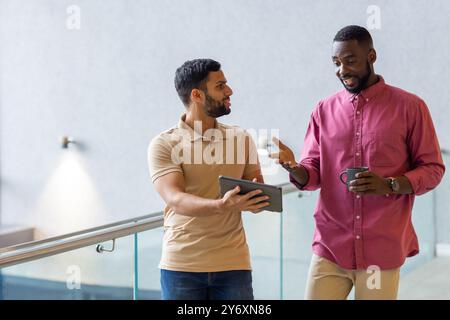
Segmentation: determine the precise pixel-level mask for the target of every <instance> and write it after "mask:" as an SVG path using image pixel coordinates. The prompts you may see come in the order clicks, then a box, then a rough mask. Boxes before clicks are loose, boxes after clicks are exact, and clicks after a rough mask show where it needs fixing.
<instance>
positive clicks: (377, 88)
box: [345, 75, 386, 101]
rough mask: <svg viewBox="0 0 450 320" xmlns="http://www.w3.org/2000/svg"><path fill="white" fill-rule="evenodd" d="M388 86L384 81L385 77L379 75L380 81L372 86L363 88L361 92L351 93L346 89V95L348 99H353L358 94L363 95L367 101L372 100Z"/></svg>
mask: <svg viewBox="0 0 450 320" xmlns="http://www.w3.org/2000/svg"><path fill="white" fill-rule="evenodd" d="M385 87H386V83H385V82H384V79H383V77H382V76H380V75H378V81H377V82H376V83H374V84H373V85H371V86H370V87H368V88H366V89H364V90H361V92H359V93H351V92H348V91H347V90H345V92H346V96H347V98H348V100H350V101H353V100H355V99H356V97H357V96H359V95H360V96H362V98H363V99H365V100H366V101H369V100H371V99H372V98H373V97H375V96H376V95H377V94H379V93H380V92H381V91H383V89H384V88H385Z"/></svg>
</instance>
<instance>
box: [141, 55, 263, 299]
mask: <svg viewBox="0 0 450 320" xmlns="http://www.w3.org/2000/svg"><path fill="white" fill-rule="evenodd" d="M175 88H176V90H177V92H178V95H179V97H180V99H181V101H182V102H183V104H184V105H185V107H186V113H185V114H183V115H182V116H181V118H180V119H179V122H178V125H177V126H175V127H173V128H171V129H169V130H167V131H164V132H162V133H161V134H159V135H158V136H157V137H155V138H154V139H153V140H152V141H151V143H150V146H149V150H148V162H149V169H150V175H151V178H152V182H153V184H154V185H155V188H156V190H157V191H158V193H159V194H160V195H161V197H162V198H163V199H164V201H165V203H166V207H165V210H164V239H163V247H162V257H161V262H160V265H159V267H160V269H161V289H162V299H170V300H172V299H200V300H207V299H213V300H219V299H220V300H222V299H233V300H236V299H248V300H250V299H253V289H252V275H251V264H250V254H249V249H248V246H247V241H246V238H245V232H244V228H243V225H242V218H241V211H251V212H254V213H257V212H260V211H261V210H262V209H263V208H264V207H265V206H267V205H268V202H267V200H268V198H267V197H265V196H257V194H258V193H260V192H261V191H260V190H256V191H253V192H249V193H247V194H245V195H240V194H238V193H239V187H236V188H235V189H234V190H231V191H229V192H227V193H226V194H225V195H224V197H223V198H221V197H220V194H219V183H218V178H219V176H220V175H223V176H230V177H234V178H242V179H247V180H253V181H258V182H264V181H263V177H262V175H261V169H260V165H259V162H258V157H257V153H256V147H255V144H254V143H253V141H252V139H251V137H250V135H249V134H248V133H246V132H245V131H244V130H243V129H240V128H239V127H235V126H228V125H224V124H221V123H219V122H217V120H216V118H218V117H221V116H223V115H227V114H229V113H230V112H231V108H230V106H231V103H230V96H231V95H232V94H233V92H232V90H231V88H230V87H229V86H228V85H227V80H226V79H225V76H224V74H223V72H222V71H221V70H220V63H218V62H217V61H214V60H210V59H196V60H192V61H186V62H185V63H184V64H183V65H182V66H181V67H180V68H178V69H177V71H176V74H175Z"/></svg>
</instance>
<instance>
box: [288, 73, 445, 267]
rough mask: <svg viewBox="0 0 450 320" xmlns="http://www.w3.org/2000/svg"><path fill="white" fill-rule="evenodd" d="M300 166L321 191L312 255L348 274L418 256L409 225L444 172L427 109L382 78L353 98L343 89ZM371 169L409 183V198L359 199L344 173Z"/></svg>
mask: <svg viewBox="0 0 450 320" xmlns="http://www.w3.org/2000/svg"><path fill="white" fill-rule="evenodd" d="M300 164H301V165H302V166H304V167H305V168H306V170H307V171H308V174H309V181H308V183H307V184H306V185H305V186H303V187H302V186H300V185H299V184H298V183H296V181H295V180H294V179H293V178H292V177H291V182H293V183H294V184H295V185H296V186H297V187H298V188H300V189H302V190H316V189H318V188H320V196H319V201H318V203H317V206H316V209H315V212H314V218H315V222H316V224H315V225H316V226H315V231H314V239H313V245H312V247H313V251H314V253H315V254H317V255H319V256H321V257H324V258H326V259H329V260H331V261H333V262H335V263H337V264H338V265H339V266H341V267H342V268H345V269H363V268H364V269H366V268H368V267H369V266H371V265H376V266H378V267H380V268H381V269H382V270H384V269H392V268H397V267H399V266H401V265H402V264H403V263H404V261H405V258H406V257H410V256H413V255H416V254H417V253H418V252H419V245H418V241H417V236H416V233H415V231H414V228H413V225H412V222H411V211H412V207H413V203H414V196H415V195H420V194H424V193H426V192H427V191H430V190H432V189H433V188H435V187H436V186H437V185H438V184H439V182H440V180H441V179H442V176H443V174H444V171H445V167H444V163H443V161H442V156H441V152H440V148H439V143H438V140H437V137H436V132H435V130H434V126H433V122H432V120H431V116H430V113H429V111H428V108H427V106H426V104H425V102H424V101H423V100H421V99H420V98H419V97H417V96H415V95H413V94H411V93H408V92H406V91H403V90H401V89H398V88H395V87H392V86H389V85H386V84H385V82H384V80H383V78H382V77H380V80H379V81H378V82H377V83H376V84H374V85H372V86H370V87H369V88H367V89H365V90H363V91H362V92H361V93H359V94H357V95H355V94H351V93H349V92H348V91H346V90H342V91H340V92H338V93H336V94H335V95H333V96H331V97H329V98H327V99H324V100H322V101H320V102H319V104H318V105H317V106H316V107H315V109H314V111H313V112H312V115H311V119H310V122H309V126H308V130H307V132H306V137H305V144H304V147H303V150H302V154H301V160H300ZM359 166H366V167H369V170H370V171H373V172H375V173H376V174H378V175H380V176H383V177H394V176H399V175H404V176H406V177H407V178H408V179H409V181H410V183H411V185H412V188H413V194H408V195H394V194H391V195H389V196H386V195H381V196H380V195H362V196H359V195H356V194H355V193H353V192H350V191H347V188H346V186H345V185H344V184H343V183H342V182H341V181H340V180H339V174H340V173H341V172H342V171H343V170H345V169H346V168H349V167H359Z"/></svg>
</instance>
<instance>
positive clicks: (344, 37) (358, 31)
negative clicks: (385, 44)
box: [333, 25, 373, 46]
mask: <svg viewBox="0 0 450 320" xmlns="http://www.w3.org/2000/svg"><path fill="white" fill-rule="evenodd" d="M350 40H356V41H358V43H360V44H368V45H370V46H373V41H372V36H371V35H370V33H369V31H367V29H366V28H363V27H360V26H356V25H351V26H346V27H344V28H342V29H341V30H339V31H338V32H337V33H336V35H335V36H334V39H333V41H350Z"/></svg>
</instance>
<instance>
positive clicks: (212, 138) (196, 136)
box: [178, 113, 226, 142]
mask: <svg viewBox="0 0 450 320" xmlns="http://www.w3.org/2000/svg"><path fill="white" fill-rule="evenodd" d="M185 121H186V114H185V113H184V114H183V115H182V116H181V118H180V120H179V121H178V128H180V129H183V134H186V133H187V134H189V139H190V140H191V142H194V141H197V140H200V139H202V140H203V141H206V142H217V141H221V140H226V132H225V129H224V128H223V126H222V125H221V124H220V123H219V122H218V121H217V120H216V119H214V129H216V130H220V131H221V133H222V134H221V135H217V136H216V135H214V134H210V135H207V136H203V135H202V133H201V132H198V131H195V130H194V129H193V128H191V127H190V126H189V125H187V123H186V122H185ZM208 131H209V130H207V131H206V132H208Z"/></svg>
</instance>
